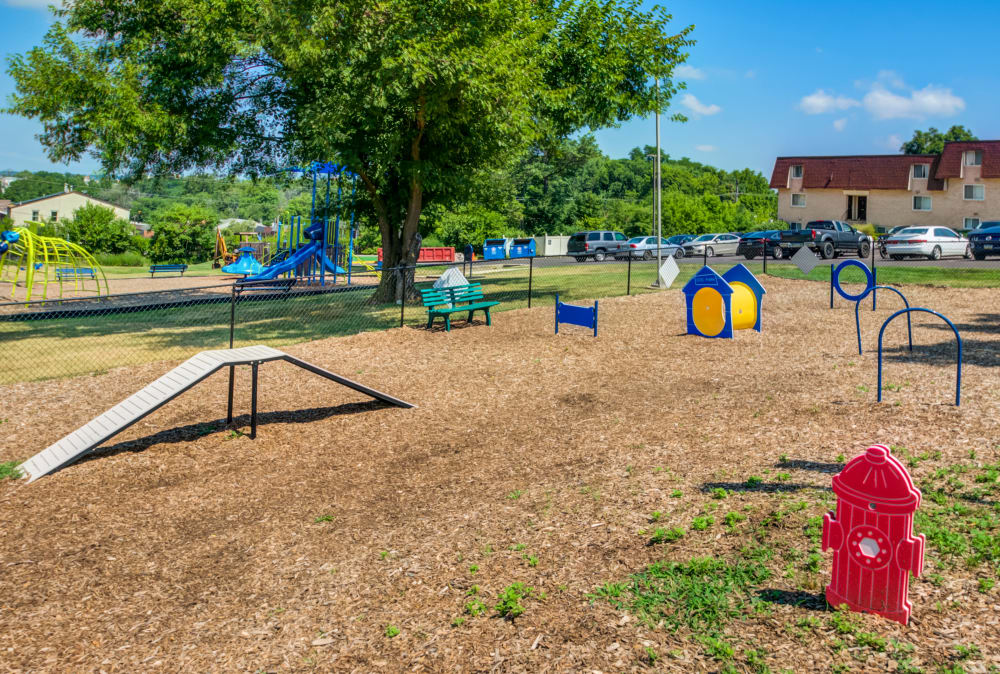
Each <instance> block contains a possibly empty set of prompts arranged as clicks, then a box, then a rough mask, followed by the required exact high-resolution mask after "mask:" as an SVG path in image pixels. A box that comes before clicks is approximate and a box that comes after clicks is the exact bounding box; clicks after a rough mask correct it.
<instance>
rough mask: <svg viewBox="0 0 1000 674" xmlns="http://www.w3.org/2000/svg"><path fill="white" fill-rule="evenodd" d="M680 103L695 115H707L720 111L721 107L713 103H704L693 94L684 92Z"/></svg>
mask: <svg viewBox="0 0 1000 674" xmlns="http://www.w3.org/2000/svg"><path fill="white" fill-rule="evenodd" d="M681 105H683V106H684V107H685V108H687V109H688V110H689V111H690V112H691V114H692V115H694V116H695V117H707V116H709V115H714V114H717V113H720V112H722V108H721V107H719V106H718V105H716V104H715V103H710V104H708V105H705V104H704V103H702V102H701V101H699V100H698V99H697V98H695V96H694V94H684V95H683V96H681Z"/></svg>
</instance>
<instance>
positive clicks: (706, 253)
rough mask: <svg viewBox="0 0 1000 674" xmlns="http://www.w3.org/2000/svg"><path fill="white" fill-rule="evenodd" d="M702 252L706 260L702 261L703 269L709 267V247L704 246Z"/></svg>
mask: <svg viewBox="0 0 1000 674" xmlns="http://www.w3.org/2000/svg"><path fill="white" fill-rule="evenodd" d="M701 250H702V254H703V255H704V256H705V257H704V259H703V260H702V261H701V266H702V267H707V266H708V246H702V249H701Z"/></svg>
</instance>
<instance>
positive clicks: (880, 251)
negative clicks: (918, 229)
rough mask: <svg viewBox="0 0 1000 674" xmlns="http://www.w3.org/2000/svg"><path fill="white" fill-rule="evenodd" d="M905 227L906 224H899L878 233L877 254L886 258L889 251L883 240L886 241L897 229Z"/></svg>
mask: <svg viewBox="0 0 1000 674" xmlns="http://www.w3.org/2000/svg"><path fill="white" fill-rule="evenodd" d="M906 227H907V226H906V225H900V226H898V227H893V228H892V229H890V230H889V231H888V232H886V233H885V234H879V237H878V255H879V257H881V258H882V259H883V260H884V259H886V258H887V257H889V253H888V251H886V249H885V242H886V241H888V240H889V237H891V236H892V235H893V234H895V233H896V232H898V231H900V230H902V229H906Z"/></svg>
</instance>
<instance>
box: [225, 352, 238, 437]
mask: <svg viewBox="0 0 1000 674" xmlns="http://www.w3.org/2000/svg"><path fill="white" fill-rule="evenodd" d="M235 371H236V366H235V365H230V366H229V406H228V407H227V408H226V424H231V423H233V375H234V374H235Z"/></svg>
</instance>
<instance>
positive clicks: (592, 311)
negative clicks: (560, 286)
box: [556, 293, 597, 337]
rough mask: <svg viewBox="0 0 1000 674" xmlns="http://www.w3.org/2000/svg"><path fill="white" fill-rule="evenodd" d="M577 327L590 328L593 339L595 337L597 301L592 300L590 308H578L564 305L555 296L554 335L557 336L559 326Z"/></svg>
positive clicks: (557, 296)
mask: <svg viewBox="0 0 1000 674" xmlns="http://www.w3.org/2000/svg"><path fill="white" fill-rule="evenodd" d="M560 323H565V324H567V325H579V326H581V327H584V328H592V329H593V330H594V337H597V300H594V306H592V307H578V306H576V305H574V304H564V303H562V302H560V301H559V295H558V293H557V294H556V334H557V335H558V334H559V324H560Z"/></svg>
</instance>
